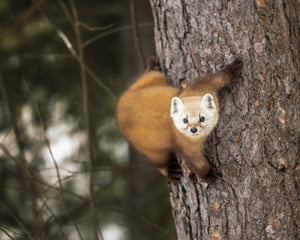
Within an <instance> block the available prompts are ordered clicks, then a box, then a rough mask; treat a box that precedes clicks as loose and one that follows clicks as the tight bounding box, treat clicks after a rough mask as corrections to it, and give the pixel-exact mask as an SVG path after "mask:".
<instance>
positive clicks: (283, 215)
mask: <svg viewBox="0 0 300 240" xmlns="http://www.w3.org/2000/svg"><path fill="white" fill-rule="evenodd" d="M150 2H151V6H152V10H153V15H154V22H155V42H156V50H157V55H158V57H159V59H160V63H161V67H162V69H163V71H164V72H165V73H166V75H167V76H168V77H169V79H170V80H171V81H172V83H173V84H174V85H176V86H178V85H179V80H182V79H187V81H188V82H190V81H193V80H195V79H196V78H197V77H199V76H203V75H205V74H206V73H208V72H215V71H217V70H219V69H221V68H222V66H224V65H225V64H227V63H230V62H231V61H233V59H235V58H237V57H240V58H242V60H243V62H244V67H243V73H242V78H241V79H240V80H239V82H238V83H237V84H236V85H234V86H232V87H231V88H230V89H228V88H227V89H224V90H223V91H221V93H220V99H219V101H220V119H219V123H218V125H217V127H216V128H215V130H214V132H213V133H212V134H211V136H210V137H209V139H208V141H207V146H206V153H207V157H208V159H209V161H210V162H211V163H212V164H213V165H214V166H215V167H216V168H217V169H218V171H219V172H220V173H221V174H222V182H221V183H218V184H216V185H209V184H206V183H203V182H201V181H200V180H199V179H197V178H193V177H192V175H191V174H189V171H188V170H187V169H186V168H184V176H183V178H182V181H181V183H179V184H171V195H170V198H171V204H172V208H173V215H174V221H175V225H176V229H177V234H178V239H180V240H187V239H189V240H190V239H193V240H194V239H201V240H202V239H213V240H221V239H229V240H235V239H236V240H241V239H249V240H254V239H277V240H279V239H282V240H288V239H300V201H299V191H300V165H299V164H300V157H299V139H300V138H299V125H300V124H299V119H300V97H299V91H300V87H299V68H300V63H299V60H300V54H299V52H300V50H299V41H300V34H299V25H300V24H299V20H300V11H299V1H298V0H276V1H271V0H251V1H245V0H232V1H226V0H150Z"/></svg>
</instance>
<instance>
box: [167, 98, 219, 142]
mask: <svg viewBox="0 0 300 240" xmlns="http://www.w3.org/2000/svg"><path fill="white" fill-rule="evenodd" d="M171 117H172V119H173V121H174V125H175V127H176V128H177V129H178V131H180V132H181V133H183V134H184V135H186V136H189V137H192V138H195V137H201V136H207V135H208V134H209V133H210V132H211V131H212V130H213V128H214V127H215V125H216V124H217V122H218V117H219V114H218V109H217V104H216V103H215V101H214V98H213V96H212V95H211V94H209V93H207V94H205V95H204V96H193V97H183V98H181V99H180V98H179V97H174V98H173V99H172V101H171Z"/></svg>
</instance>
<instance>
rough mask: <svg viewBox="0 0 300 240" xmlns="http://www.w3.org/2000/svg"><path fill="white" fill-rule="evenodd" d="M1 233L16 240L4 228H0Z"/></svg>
mask: <svg viewBox="0 0 300 240" xmlns="http://www.w3.org/2000/svg"><path fill="white" fill-rule="evenodd" d="M0 231H2V232H3V233H4V234H5V235H6V236H8V237H9V238H10V239H12V240H13V239H14V237H13V236H11V235H10V234H9V233H8V231H7V230H6V229H5V228H4V227H1V226H0Z"/></svg>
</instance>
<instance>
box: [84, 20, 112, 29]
mask: <svg viewBox="0 0 300 240" xmlns="http://www.w3.org/2000/svg"><path fill="white" fill-rule="evenodd" d="M79 25H80V26H81V27H83V28H84V29H86V30H88V31H103V30H106V29H108V28H112V27H113V26H114V25H113V24H109V25H107V26H105V27H91V26H89V25H87V24H85V23H83V22H79Z"/></svg>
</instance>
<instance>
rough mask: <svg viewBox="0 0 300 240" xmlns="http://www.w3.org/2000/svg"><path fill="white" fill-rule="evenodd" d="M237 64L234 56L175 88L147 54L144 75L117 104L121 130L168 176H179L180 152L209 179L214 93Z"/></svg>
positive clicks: (237, 71) (236, 73) (234, 76)
mask: <svg viewBox="0 0 300 240" xmlns="http://www.w3.org/2000/svg"><path fill="white" fill-rule="evenodd" d="M242 65H243V64H242V62H241V60H239V59H237V60H235V61H234V62H233V63H231V64H229V65H227V66H226V67H225V68H224V69H223V70H221V71H220V72H218V73H216V74H213V75H208V76H205V77H202V78H199V79H198V80H196V81H194V82H193V83H192V84H190V85H189V86H187V87H186V88H184V89H183V90H180V89H178V88H175V87H173V86H170V85H169V84H168V79H167V77H166V76H165V75H164V74H163V73H162V72H160V71H158V69H159V63H158V60H157V58H151V59H150V61H149V63H148V70H147V71H146V73H145V74H144V75H142V76H141V77H140V78H138V79H137V81H136V82H134V83H133V84H132V85H131V86H130V87H129V88H128V90H127V91H125V92H124V94H123V95H122V96H121V98H120V100H119V102H118V108H117V119H118V124H119V127H120V130H121V132H122V133H123V135H124V136H125V137H126V138H127V139H128V140H129V142H131V143H132V144H133V145H134V146H135V147H136V148H137V150H139V151H140V152H141V153H143V154H144V155H146V156H147V157H148V158H149V160H150V161H151V162H152V163H153V164H155V165H156V166H157V167H158V169H159V171H160V172H161V173H162V174H163V175H165V176H166V177H168V178H169V180H171V181H179V180H180V177H181V168H180V166H179V164H178V163H177V160H176V154H179V155H180V156H181V157H182V159H183V160H184V161H185V163H186V164H187V166H188V167H189V168H190V169H191V170H192V171H193V172H195V173H196V174H197V175H198V176H199V177H200V178H201V179H203V180H204V181H206V182H211V181H213V180H214V179H215V177H214V174H213V171H212V167H211V165H210V164H209V162H208V161H207V159H206V158H205V156H204V144H205V140H206V138H207V136H208V135H209V133H210V132H211V131H212V130H213V128H214V127H215V126H216V124H217V122H218V118H219V113H218V109H219V106H218V96H217V91H218V90H220V89H221V88H223V87H225V86H227V85H229V84H231V83H235V82H237V80H238V79H239V77H240V75H241V69H242Z"/></svg>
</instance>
